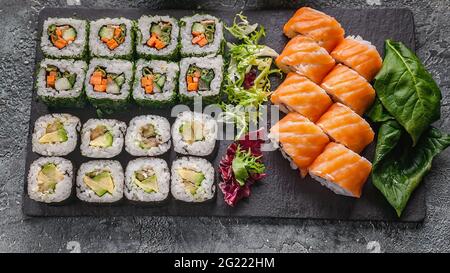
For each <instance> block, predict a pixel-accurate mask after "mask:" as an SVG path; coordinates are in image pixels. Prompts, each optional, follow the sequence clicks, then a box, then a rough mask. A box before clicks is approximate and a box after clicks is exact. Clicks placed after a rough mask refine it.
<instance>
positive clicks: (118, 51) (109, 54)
mask: <svg viewBox="0 0 450 273" xmlns="http://www.w3.org/2000/svg"><path fill="white" fill-rule="evenodd" d="M120 24H125V27H126V34H125V41H124V42H123V43H122V44H120V45H119V46H118V47H117V48H115V49H114V50H110V49H109V48H108V46H107V45H106V43H104V42H102V41H101V39H100V36H99V31H100V28H101V27H103V26H104V25H120ZM132 26H133V22H132V21H131V20H128V19H126V18H123V17H121V18H103V19H98V20H97V21H91V23H90V31H89V49H90V53H91V56H93V57H105V58H120V57H126V56H129V55H131V54H132V53H133V42H132V35H131V31H132Z"/></svg>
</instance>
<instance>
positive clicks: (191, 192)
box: [170, 157, 216, 202]
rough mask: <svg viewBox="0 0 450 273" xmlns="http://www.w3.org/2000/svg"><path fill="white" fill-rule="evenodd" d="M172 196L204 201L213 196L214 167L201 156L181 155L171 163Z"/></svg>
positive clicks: (186, 199) (185, 199)
mask: <svg viewBox="0 0 450 273" xmlns="http://www.w3.org/2000/svg"><path fill="white" fill-rule="evenodd" d="M170 191H171V193H172V196H173V197H174V198H175V199H177V200H181V201H184V202H205V201H207V200H210V199H212V198H213V197H214V193H215V191H216V185H215V184H214V168H213V166H212V164H211V163H210V162H208V161H207V160H206V159H203V158H196V157H181V158H179V159H177V160H175V161H174V162H173V163H172V183H171V190H170Z"/></svg>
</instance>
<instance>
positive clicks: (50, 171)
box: [27, 157, 73, 203]
mask: <svg viewBox="0 0 450 273" xmlns="http://www.w3.org/2000/svg"><path fill="white" fill-rule="evenodd" d="M72 186H73V166H72V163H71V162H70V161H69V160H67V159H64V158H61V157H41V158H39V159H37V160H35V161H34V162H33V163H31V165H30V170H29V172H28V185H27V192H28V196H29V197H30V198H31V199H33V200H35V201H37V202H44V203H60V202H63V201H65V200H67V199H68V198H69V197H70V195H71V193H72Z"/></svg>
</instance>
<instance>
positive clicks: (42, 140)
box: [32, 114, 80, 156]
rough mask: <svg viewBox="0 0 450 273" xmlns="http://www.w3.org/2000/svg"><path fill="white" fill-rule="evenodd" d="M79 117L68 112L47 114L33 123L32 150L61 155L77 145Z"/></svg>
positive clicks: (41, 153)
mask: <svg viewBox="0 0 450 273" xmlns="http://www.w3.org/2000/svg"><path fill="white" fill-rule="evenodd" d="M79 131H80V119H78V118H77V117H74V116H72V115H69V114H49V115H45V116H42V117H40V118H38V119H37V120H36V122H35V123H34V132H33V137H32V143H33V152H35V153H38V154H40V155H44V156H63V155H67V154H69V153H71V152H72V151H73V150H74V149H75V147H76V146H77V138H78V132H79Z"/></svg>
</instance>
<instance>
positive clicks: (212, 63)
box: [179, 56, 223, 104]
mask: <svg viewBox="0 0 450 273" xmlns="http://www.w3.org/2000/svg"><path fill="white" fill-rule="evenodd" d="M222 80H223V59H222V56H217V57H214V58H208V57H201V58H198V57H193V58H185V59H182V60H181V62H180V79H179V93H180V99H181V101H183V102H192V101H194V99H195V98H201V99H202V102H203V103H204V104H211V103H216V102H218V100H219V96H220V88H221V86H222Z"/></svg>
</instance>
